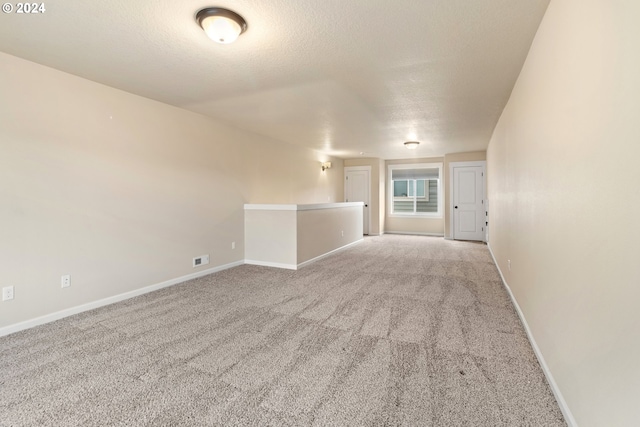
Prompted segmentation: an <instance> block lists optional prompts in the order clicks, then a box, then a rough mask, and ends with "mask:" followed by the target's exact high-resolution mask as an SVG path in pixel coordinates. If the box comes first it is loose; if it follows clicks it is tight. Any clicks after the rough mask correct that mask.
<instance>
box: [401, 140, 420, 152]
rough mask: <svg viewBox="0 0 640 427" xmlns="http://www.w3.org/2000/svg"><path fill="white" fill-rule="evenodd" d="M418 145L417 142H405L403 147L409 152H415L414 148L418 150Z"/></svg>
mask: <svg viewBox="0 0 640 427" xmlns="http://www.w3.org/2000/svg"><path fill="white" fill-rule="evenodd" d="M418 145H420V143H419V142H418V141H407V142H405V143H404V146H405V147H407V148H408V149H409V150H415V149H416V148H418Z"/></svg>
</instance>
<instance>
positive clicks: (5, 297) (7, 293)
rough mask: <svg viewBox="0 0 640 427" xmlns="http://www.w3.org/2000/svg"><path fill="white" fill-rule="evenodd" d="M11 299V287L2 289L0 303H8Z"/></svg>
mask: <svg viewBox="0 0 640 427" xmlns="http://www.w3.org/2000/svg"><path fill="white" fill-rule="evenodd" d="M11 299H13V286H6V287H4V288H2V301H9V300H11Z"/></svg>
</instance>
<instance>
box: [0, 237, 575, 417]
mask: <svg viewBox="0 0 640 427" xmlns="http://www.w3.org/2000/svg"><path fill="white" fill-rule="evenodd" d="M0 425H1V426H56V427H60V426H114V425H122V426H156V425H157V426H174V425H175V426H564V425H566V424H565V422H564V420H563V417H562V413H561V412H560V409H559V407H558V405H557V403H556V401H555V399H554V397H553V394H552V393H551V391H550V389H549V386H548V384H547V382H546V380H545V377H544V375H543V373H542V370H541V369H540V366H539V365H538V362H537V360H536V357H535V355H534V353H533V350H532V348H531V345H530V343H529V342H528V340H527V337H526V334H525V331H524V329H523V326H522V324H521V323H520V321H519V319H518V316H517V314H516V312H515V310H514V308H513V306H512V304H511V302H510V300H509V297H508V295H507V293H506V291H505V290H504V288H503V286H502V283H501V280H500V276H499V274H498V271H497V269H496V267H495V265H494V264H493V262H492V260H491V256H490V254H489V251H488V249H487V247H486V246H485V245H483V244H479V243H472V242H457V241H447V240H443V239H442V238H431V237H419V236H394V235H385V236H381V237H369V238H366V239H365V241H364V242H363V243H361V244H359V245H356V246H354V247H351V248H349V249H346V250H344V251H341V252H339V253H337V254H334V255H332V256H329V257H326V258H324V259H322V260H319V261H317V262H315V263H313V264H310V265H308V266H306V267H304V268H302V269H300V270H298V271H289V270H282V269H275V268H267V267H258V266H250V265H244V266H240V267H236V268H232V269H229V270H225V271H222V272H219V273H216V274H212V275H209V276H205V277H202V278H199V279H196V280H191V281H189V282H185V283H182V284H180V285H176V286H173V287H170V288H166V289H163V290H160V291H157V292H153V293H149V294H146V295H143V296H140V297H137V298H133V299H130V300H127V301H123V302H121V303H118V304H113V305H110V306H107V307H103V308H99V309H96V310H92V311H89V312H85V313H82V314H79V315H76V316H72V317H68V318H65V319H62V320H60V321H57V322H53V323H49V324H46V325H42V326H39V327H36V328H32V329H29V330H25V331H22V332H19V333H15V334H12V335H9V336H6V337H2V338H0Z"/></svg>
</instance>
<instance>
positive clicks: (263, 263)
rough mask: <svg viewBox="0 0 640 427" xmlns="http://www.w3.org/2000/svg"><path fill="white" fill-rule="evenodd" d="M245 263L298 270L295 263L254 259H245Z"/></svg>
mask: <svg viewBox="0 0 640 427" xmlns="http://www.w3.org/2000/svg"><path fill="white" fill-rule="evenodd" d="M244 263H245V264H249V265H259V266H261V267H275V268H286V269H287V270H297V266H296V265H295V264H283V263H281V262H270V261H256V260H254V259H245V260H244Z"/></svg>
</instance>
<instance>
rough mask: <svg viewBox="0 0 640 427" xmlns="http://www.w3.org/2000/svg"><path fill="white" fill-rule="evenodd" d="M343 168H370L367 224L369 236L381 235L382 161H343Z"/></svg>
mask: <svg viewBox="0 0 640 427" xmlns="http://www.w3.org/2000/svg"><path fill="white" fill-rule="evenodd" d="M344 166H345V167H348V166H370V167H371V176H370V177H369V178H370V180H371V189H370V192H371V200H370V201H369V203H370V205H369V207H370V209H369V211H370V212H371V222H370V224H369V235H371V236H375V235H379V234H382V233H383V230H384V219H385V212H384V207H385V203H384V188H385V181H384V177H385V174H384V160H382V159H377V158H357V159H345V161H344Z"/></svg>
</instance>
